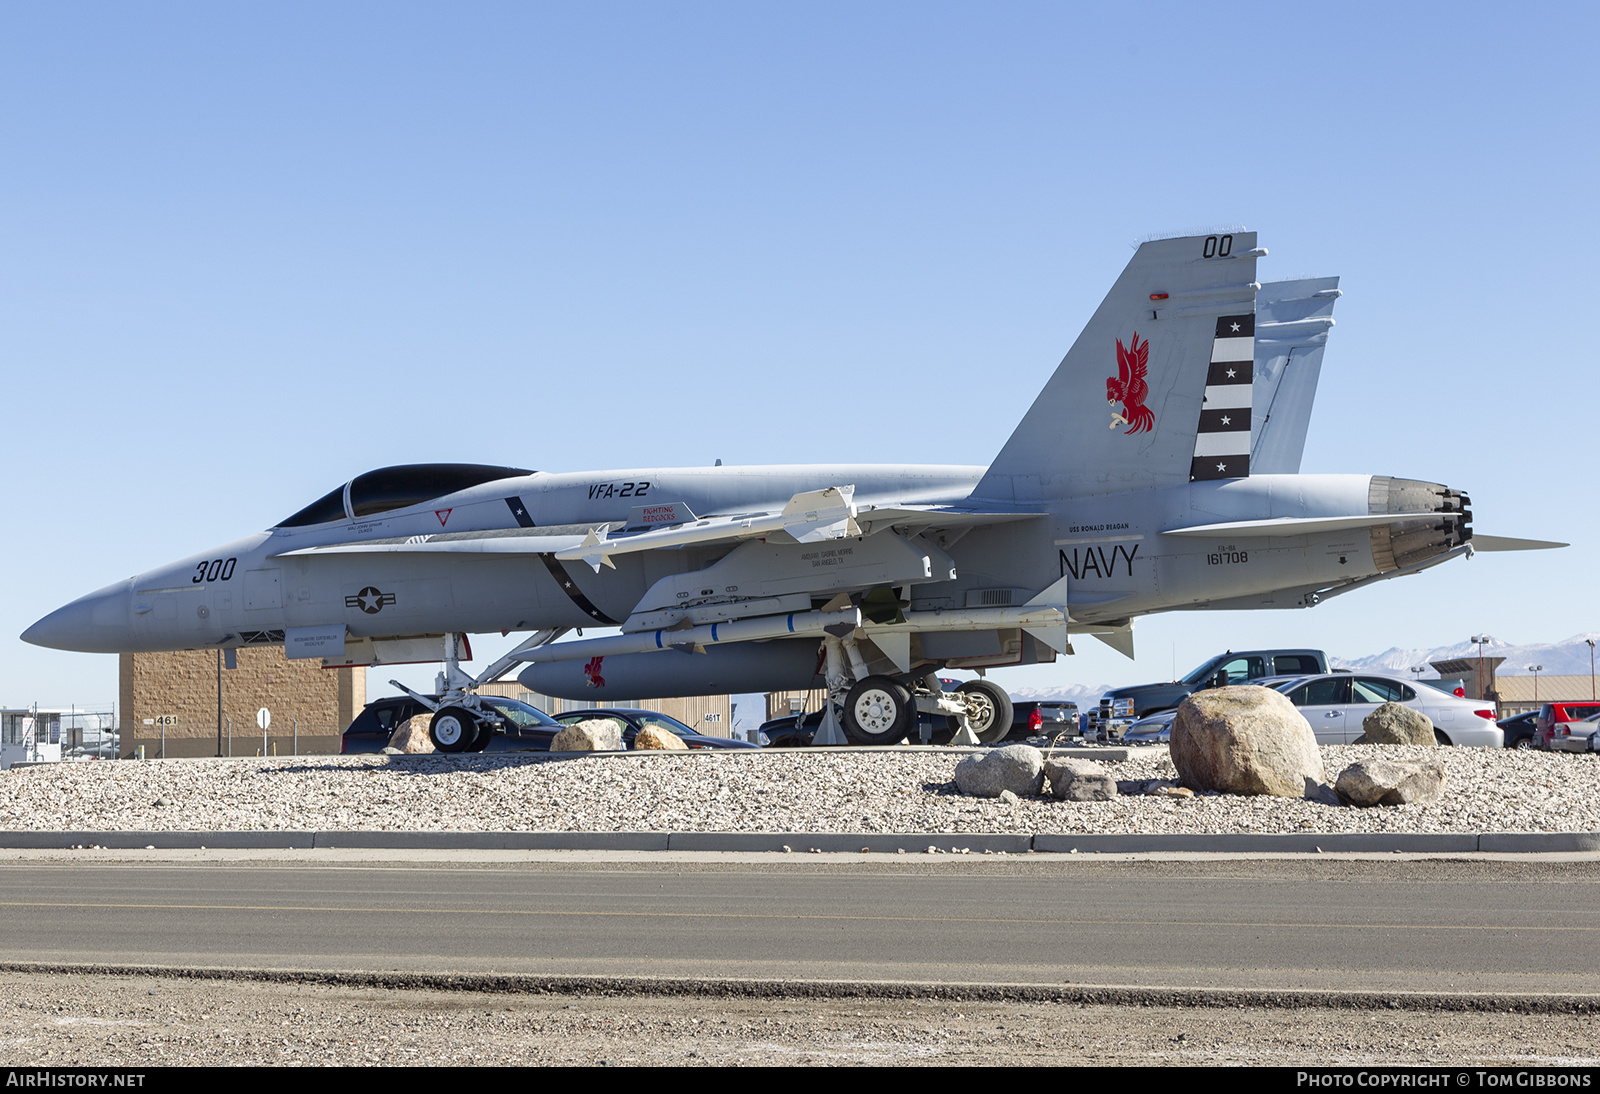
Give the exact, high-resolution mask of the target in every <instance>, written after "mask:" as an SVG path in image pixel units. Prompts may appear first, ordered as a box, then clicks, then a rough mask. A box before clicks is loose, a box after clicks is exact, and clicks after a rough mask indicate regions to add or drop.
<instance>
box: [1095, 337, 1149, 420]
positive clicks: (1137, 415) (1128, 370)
mask: <svg viewBox="0 0 1600 1094" xmlns="http://www.w3.org/2000/svg"><path fill="white" fill-rule="evenodd" d="M1149 375H1150V340H1149V339H1148V338H1147V339H1145V340H1144V341H1143V342H1141V341H1139V332H1138V331H1134V332H1133V342H1132V344H1131V345H1130V346H1129V347H1128V348H1127V349H1124V348H1123V347H1122V339H1120V338H1118V339H1117V375H1116V376H1110V377H1107V378H1106V402H1108V403H1116V402H1118V401H1119V400H1120V401H1121V403H1122V413H1120V414H1112V415H1111V428H1112V429H1115V428H1117V426H1118V425H1119V424H1120V425H1126V426H1127V427H1128V428H1127V429H1125V430H1123V436H1127V435H1128V434H1129V433H1146V432H1149V431H1150V430H1152V429H1154V428H1155V425H1156V416H1155V414H1153V413H1152V412H1151V410H1150V408H1149V407H1147V406H1145V405H1144V401H1145V398H1146V397H1147V396H1148V395H1149V394H1150V383H1149V381H1148V380H1147V379H1146V377H1147V376H1149Z"/></svg>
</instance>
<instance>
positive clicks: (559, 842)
mask: <svg viewBox="0 0 1600 1094" xmlns="http://www.w3.org/2000/svg"><path fill="white" fill-rule="evenodd" d="M83 847H99V848H107V849H112V850H133V849H146V848H155V849H157V850H197V849H200V848H206V849H211V850H311V849H314V848H346V849H350V848H355V849H366V850H374V849H381V850H417V851H767V852H778V853H782V852H784V851H792V852H813V851H815V852H830V851H831V852H838V851H843V852H862V851H866V852H875V853H880V854H895V853H898V852H906V853H916V852H924V853H925V852H927V851H928V850H929V849H930V848H931V849H934V850H936V851H940V852H945V853H951V852H961V851H965V852H970V853H974V854H984V853H989V854H1008V855H1021V854H1028V853H1030V852H1038V853H1045V854H1121V855H1131V854H1151V853H1155V852H1195V853H1215V854H1264V853H1265V854H1316V853H1319V852H1321V853H1325V854H1326V853H1331V852H1341V851H1342V852H1359V853H1366V854H1383V853H1391V852H1394V853H1410V854H1463V853H1473V852H1498V853H1510V854H1534V853H1551V852H1574V851H1600V832H1477V833H1474V832H1458V833H1452V832H1434V833H1425V832H1424V833H1408V832H1322V833H1317V832H1304V833H1284V834H1276V833H1258V832H1241V833H1232V834H1218V835H1205V834H1195V833H1174V834H1139V835H1092V834H1088V835H1071V834H1057V833H1048V832H1041V833H1037V834H1035V835H1031V836H1029V835H1005V834H996V833H984V832H974V833H959V832H899V833H883V832H843V833H840V832H358V831H345V832H18V831H0V850H69V849H73V848H83Z"/></svg>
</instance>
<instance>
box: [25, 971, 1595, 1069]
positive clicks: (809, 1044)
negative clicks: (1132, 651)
mask: <svg viewBox="0 0 1600 1094" xmlns="http://www.w3.org/2000/svg"><path fill="white" fill-rule="evenodd" d="M0 998H3V999H4V1000H5V1001H4V1002H3V1003H0V1014H4V1015H5V1016H6V1019H7V1020H5V1021H0V1058H3V1059H5V1060H7V1061H27V1063H28V1064H29V1066H45V1067H49V1066H54V1067H62V1066H79V1067H114V1068H127V1069H130V1070H137V1069H138V1068H141V1067H152V1066H172V1065H185V1066H207V1065H211V1066H217V1065H234V1064H275V1065H290V1066H293V1065H314V1066H340V1065H343V1066H349V1065H359V1066H365V1067H372V1066H411V1065H433V1064H490V1065H497V1064H500V1065H503V1064H517V1065H527V1064H544V1065H552V1064H553V1065H563V1064H572V1065H595V1064H600V1063H606V1064H611V1065H640V1064H645V1065H651V1064H653V1065H660V1064H676V1065H679V1066H683V1065H699V1064H706V1065H727V1064H818V1065H827V1064H878V1065H882V1064H911V1065H915V1064H924V1065H928V1064H933V1065H951V1064H979V1065H1004V1064H1023V1065H1028V1064H1034V1065H1042V1064H1053V1065H1061V1064H1194V1065H1217V1064H1233V1065H1263V1066H1280V1067H1329V1066H1333V1067H1349V1066H1359V1065H1389V1066H1394V1065H1402V1066H1419V1065H1426V1064H1437V1065H1445V1066H1451V1067H1455V1066H1467V1065H1472V1066H1479V1067H1486V1066H1500V1067H1594V1066H1596V1065H1597V1064H1600V1054H1597V1053H1596V1050H1595V1047H1594V1046H1595V1045H1596V1044H1597V1043H1600V1018H1597V1017H1594V1016H1587V1015H1543V1016H1529V1015H1518V1014H1496V1013H1481V1012H1455V1011H1448V1012H1446V1011H1430V1010H1409V1009H1392V1010H1391V1009H1386V1010H1383V1011H1380V1012H1376V1013H1374V1012H1371V1011H1361V1010H1344V1009H1334V1008H1316V1007H1314V1008H1308V1009H1303V1010H1292V1011H1286V1010H1277V1009H1257V1008H1245V1007H1239V1008H1228V1009H1218V1008H1214V1007H1162V1006H1150V1007H1114V1006H1088V1005H1080V1004H1070V1003H1065V1004H1063V1003H1027V1002H1004V1001H1001V1002H981V1003H975V1002H970V1001H969V1002H960V1001H947V1000H910V1001H908V1000H904V999H847V1000H839V999H823V1000H770V999H739V998H732V999H730V998H723V997H717V998H694V997H683V996H626V995H607V996H586V995H531V996H507V995H484V994H478V993H474V992H438V991H382V990H374V989H366V988H349V987H338V986H324V985H307V984H294V983H277V982H270V981H208V980H181V979H168V978H164V977H163V978H157V977H144V976H102V975H74V976H65V975H58V974H42V973H32V974H30V973H0Z"/></svg>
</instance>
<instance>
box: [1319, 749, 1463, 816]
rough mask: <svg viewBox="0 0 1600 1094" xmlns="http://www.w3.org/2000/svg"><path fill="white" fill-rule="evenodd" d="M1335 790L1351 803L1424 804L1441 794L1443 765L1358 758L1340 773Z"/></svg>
mask: <svg viewBox="0 0 1600 1094" xmlns="http://www.w3.org/2000/svg"><path fill="white" fill-rule="evenodd" d="M1334 789H1335V790H1337V791H1338V793H1339V797H1341V798H1343V799H1344V800H1345V801H1347V802H1349V803H1350V804H1351V805H1359V806H1373V805H1410V804H1413V803H1419V804H1424V805H1426V804H1429V803H1432V802H1436V801H1438V800H1439V798H1440V796H1441V795H1443V793H1444V764H1442V763H1440V762H1439V761H1438V760H1429V761H1427V762H1426V763H1401V762H1399V761H1396V760H1360V761H1357V762H1356V763H1353V764H1351V765H1350V766H1349V767H1347V768H1345V769H1344V770H1343V771H1342V772H1340V773H1339V781H1338V782H1336V783H1335V784H1334Z"/></svg>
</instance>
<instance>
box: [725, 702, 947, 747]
mask: <svg viewBox="0 0 1600 1094" xmlns="http://www.w3.org/2000/svg"><path fill="white" fill-rule="evenodd" d="M949 721H950V719H949V718H948V717H947V716H946V715H943V714H930V713H928V712H927V711H919V712H918V713H917V725H915V726H913V727H912V729H911V732H910V733H908V734H906V738H905V739H906V740H907V741H909V742H910V743H912V744H914V745H919V744H921V743H922V730H921V727H922V726H924V725H925V726H927V727H928V735H929V738H930V741H931V743H933V744H936V745H942V744H949V743H950V738H951V737H953V736H954V735H955V733H954V731H953V730H951V729H950V728H949V724H948V723H949ZM821 725H822V710H821V709H820V708H819V709H817V710H813V711H812V712H811V713H809V714H806V715H803V716H801V718H800V724H799V726H798V727H796V725H795V716H794V715H793V714H790V715H788V716H787V717H783V718H774V719H772V720H771V721H769V722H762V723H761V728H760V729H758V730H757V731H756V742H757V743H758V744H759V745H760V746H761V747H763V748H806V747H809V746H810V744H811V742H812V740H814V739H815V738H816V735H817V729H818V727H819V726H821Z"/></svg>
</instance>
